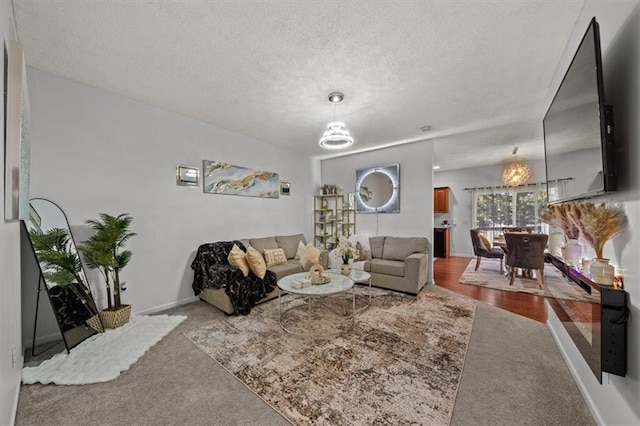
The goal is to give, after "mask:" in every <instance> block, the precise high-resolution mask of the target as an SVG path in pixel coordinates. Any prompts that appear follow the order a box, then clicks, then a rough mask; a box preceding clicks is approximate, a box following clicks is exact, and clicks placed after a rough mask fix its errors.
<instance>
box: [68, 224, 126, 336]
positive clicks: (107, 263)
mask: <svg viewBox="0 0 640 426" xmlns="http://www.w3.org/2000/svg"><path fill="white" fill-rule="evenodd" d="M132 221H133V218H132V217H131V216H129V214H128V213H123V214H121V215H118V216H111V215H108V214H106V213H100V220H88V221H87V222H86V223H87V224H88V225H89V226H90V227H91V228H92V229H93V230H94V231H95V234H94V235H93V236H91V238H89V239H88V240H87V241H85V243H84V244H83V245H82V246H81V247H80V251H81V252H82V254H83V255H84V258H85V260H86V262H87V265H88V266H89V268H91V269H97V270H99V271H100V274H101V275H102V278H104V281H105V285H106V290H107V308H106V309H104V310H102V312H100V319H101V320H102V323H103V325H104V326H105V328H116V327H120V326H122V325H124V324H126V323H127V322H128V321H129V316H130V315H131V305H123V304H122V300H121V299H120V286H121V284H124V283H120V272H121V271H122V269H123V268H124V267H125V266H127V264H128V263H129V261H130V260H131V256H132V253H131V251H130V250H124V246H125V245H126V243H127V241H129V239H130V238H131V237H133V236H134V235H136V234H135V233H133V232H131V231H130V230H129V227H130V226H131V222H132Z"/></svg>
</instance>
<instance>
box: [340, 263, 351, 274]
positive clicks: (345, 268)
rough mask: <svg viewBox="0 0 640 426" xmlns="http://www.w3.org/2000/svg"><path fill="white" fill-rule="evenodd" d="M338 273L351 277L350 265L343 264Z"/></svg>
mask: <svg viewBox="0 0 640 426" xmlns="http://www.w3.org/2000/svg"><path fill="white" fill-rule="evenodd" d="M340 273H341V274H342V275H351V264H349V263H343V264H342V265H341V266H340Z"/></svg>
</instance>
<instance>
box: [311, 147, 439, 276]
mask: <svg viewBox="0 0 640 426" xmlns="http://www.w3.org/2000/svg"><path fill="white" fill-rule="evenodd" d="M432 163H433V142H431V141H422V142H416V143H411V144H406V145H398V146H394V147H390V148H384V149H379V150H375V151H368V152H363V153H359V154H353V155H346V156H343V157H337V158H332V159H328V160H323V161H322V163H321V168H322V169H321V170H322V183H323V184H336V185H339V186H342V187H343V189H344V190H343V193H345V194H346V193H349V192H355V185H356V170H358V169H365V168H369V167H376V166H388V165H391V164H400V213H380V214H360V213H358V214H357V215H356V233H357V234H361V235H367V236H375V235H392V236H420V237H427V238H428V239H429V242H430V243H431V244H432V243H433V165H432ZM430 250H431V249H430ZM431 253H432V250H431ZM431 270H432V268H430V274H431ZM429 281H431V275H430V276H429Z"/></svg>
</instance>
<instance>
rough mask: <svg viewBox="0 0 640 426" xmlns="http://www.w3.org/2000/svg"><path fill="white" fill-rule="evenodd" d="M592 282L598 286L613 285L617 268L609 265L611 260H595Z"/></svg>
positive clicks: (592, 265) (591, 270)
mask: <svg viewBox="0 0 640 426" xmlns="http://www.w3.org/2000/svg"><path fill="white" fill-rule="evenodd" d="M590 272H591V281H593V282H594V283H598V284H604V285H613V277H614V275H615V268H614V267H613V265H609V259H593V262H592V263H591V268H590Z"/></svg>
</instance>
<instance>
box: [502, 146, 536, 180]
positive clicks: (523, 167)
mask: <svg viewBox="0 0 640 426" xmlns="http://www.w3.org/2000/svg"><path fill="white" fill-rule="evenodd" d="M517 153H518V147H517V146H516V147H515V148H514V149H513V155H516V154H517ZM530 176H531V169H530V168H529V166H528V165H527V163H525V162H523V161H518V158H517V157H516V161H514V162H513V163H511V164H509V165H508V166H507V167H506V168H505V169H504V171H503V172H502V182H504V184H505V185H507V186H520V185H524V184H525V183H527V181H528V180H529V177H530Z"/></svg>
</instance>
